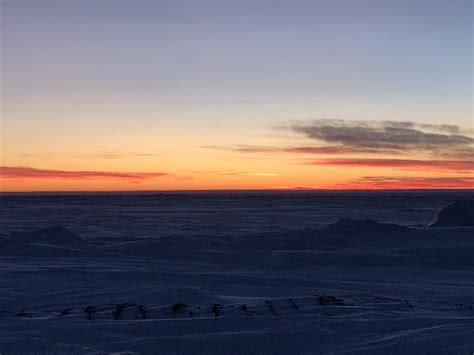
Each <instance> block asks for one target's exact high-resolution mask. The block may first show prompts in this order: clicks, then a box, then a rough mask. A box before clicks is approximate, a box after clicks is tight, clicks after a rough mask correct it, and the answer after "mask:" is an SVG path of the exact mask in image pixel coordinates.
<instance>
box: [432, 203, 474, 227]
mask: <svg viewBox="0 0 474 355" xmlns="http://www.w3.org/2000/svg"><path fill="white" fill-rule="evenodd" d="M467 226H471V227H472V226H474V200H466V201H456V202H453V203H451V204H450V205H448V206H446V207H444V208H442V209H441V210H440V211H439V212H438V213H436V215H435V217H434V219H433V221H432V222H431V224H430V227H467Z"/></svg>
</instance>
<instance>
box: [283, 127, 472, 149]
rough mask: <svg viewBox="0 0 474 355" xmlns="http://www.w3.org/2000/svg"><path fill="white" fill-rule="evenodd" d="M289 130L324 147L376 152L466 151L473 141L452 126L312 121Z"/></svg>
mask: <svg viewBox="0 0 474 355" xmlns="http://www.w3.org/2000/svg"><path fill="white" fill-rule="evenodd" d="M289 129H290V130H291V131H293V132H295V133H299V134H302V135H304V136H306V137H307V138H310V139H313V140H315V141H318V142H321V143H325V144H337V145H342V146H344V147H352V148H359V149H367V148H369V149H376V150H381V151H383V150H385V149H389V150H396V151H412V150H414V151H423V150H425V151H426V150H440V149H448V150H450V149H456V148H460V147H461V148H463V147H469V146H470V145H472V144H473V143H474V139H473V138H472V137H470V136H468V135H462V134H460V129H459V127H457V126H454V125H434V124H417V123H414V122H408V121H406V122H395V121H382V122H376V121H359V122H352V121H344V120H313V121H310V122H308V123H300V124H294V125H292V126H291V127H289Z"/></svg>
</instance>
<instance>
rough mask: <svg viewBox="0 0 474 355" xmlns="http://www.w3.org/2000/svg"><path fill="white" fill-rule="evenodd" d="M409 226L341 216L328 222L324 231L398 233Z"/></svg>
mask: <svg viewBox="0 0 474 355" xmlns="http://www.w3.org/2000/svg"><path fill="white" fill-rule="evenodd" d="M409 230H410V228H408V227H403V226H399V225H398V224H392V223H382V222H377V221H374V220H372V219H351V218H341V219H339V220H338V221H336V222H335V223H332V224H330V225H329V226H328V227H327V228H326V229H325V231H327V232H332V233H339V234H343V235H350V234H361V233H363V234H380V233H385V234H386V233H400V232H406V231H409Z"/></svg>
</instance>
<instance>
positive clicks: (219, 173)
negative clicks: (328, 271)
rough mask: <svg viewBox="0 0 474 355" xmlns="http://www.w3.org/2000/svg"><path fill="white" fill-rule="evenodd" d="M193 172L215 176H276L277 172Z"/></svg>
mask: <svg viewBox="0 0 474 355" xmlns="http://www.w3.org/2000/svg"><path fill="white" fill-rule="evenodd" d="M193 173H195V174H199V175H215V176H261V177H271V176H278V174H277V173H273V172H261V171H218V170H208V171H193Z"/></svg>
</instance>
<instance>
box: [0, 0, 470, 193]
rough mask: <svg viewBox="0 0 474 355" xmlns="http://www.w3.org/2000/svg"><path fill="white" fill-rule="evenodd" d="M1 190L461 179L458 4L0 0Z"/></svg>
mask: <svg viewBox="0 0 474 355" xmlns="http://www.w3.org/2000/svg"><path fill="white" fill-rule="evenodd" d="M0 7H1V27H0V29H1V77H0V80H1V85H2V87H1V89H2V92H1V106H2V112H1V113H2V118H1V131H2V136H1V168H0V175H1V179H2V181H1V190H2V191H65V190H67V191H75V190H89V191H93V190H104V191H105V190H197V189H204V190H208V189H328V188H334V189H372V188H377V189H378V188H389V189H392V188H473V187H474V176H473V168H474V158H473V156H474V155H473V143H474V139H473V137H474V135H473V130H474V129H473V118H472V90H473V86H472V84H473V75H472V60H473V58H472V38H473V36H472V1H470V0H450V1H447V0H440V1H438V0H422V1H420V0H410V1H408V0H371V1H367V0H331V1H329V0H327V1H319V0H313V1H298V0H296V1H295V0H287V1H278V0H276V1H264V0H238V1H233V0H219V1H218V0H215V1H207V0H202V1H201V0H194V1H192V0H187V1H186V0H173V1H171V0H170V1H161V0H156V1H141V0H134V1H132V0H128V1H119V0H117V1H114V0H94V1H92V0H70V1H59V0H57V1H46V0H44V1H43V0H34V1H33V0H32V1H29V0H21V1H13V0H2V1H1V2H0Z"/></svg>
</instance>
